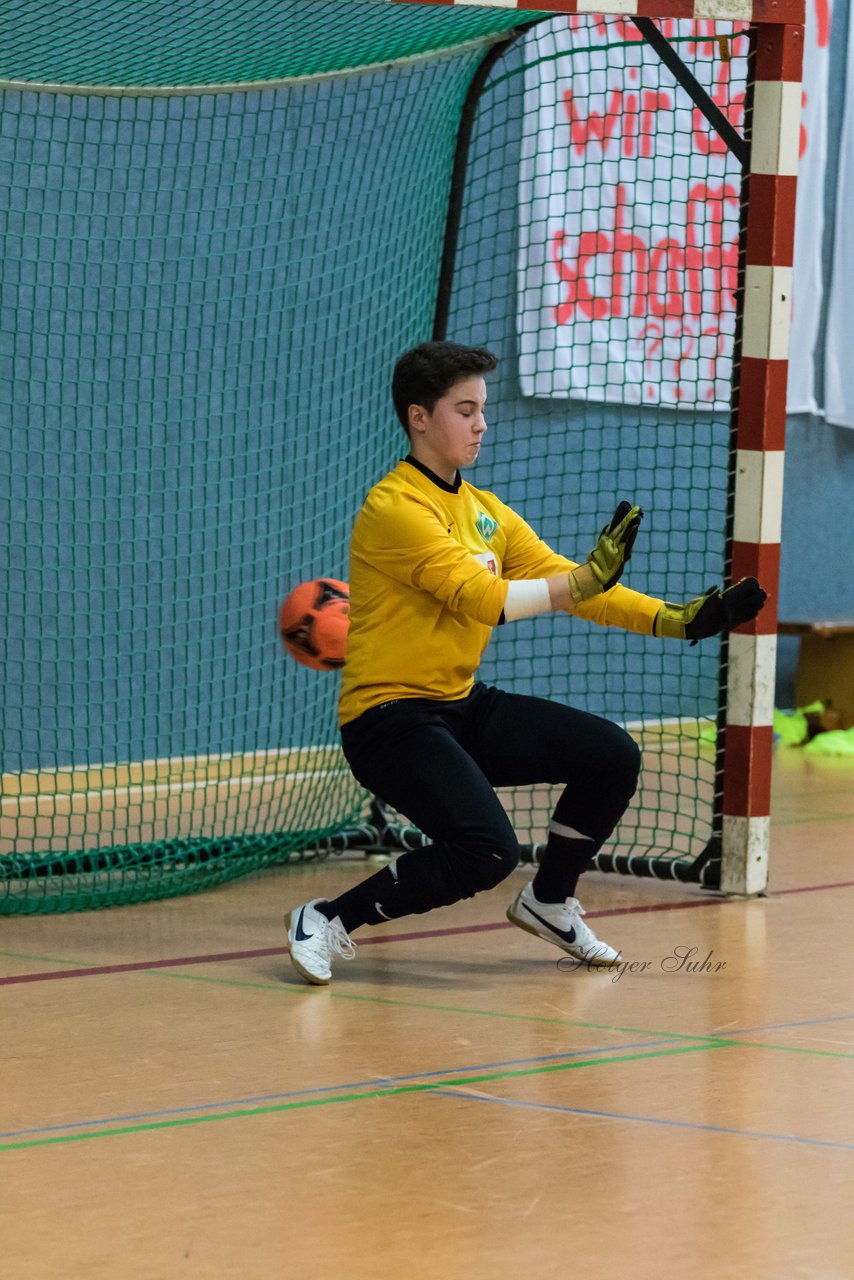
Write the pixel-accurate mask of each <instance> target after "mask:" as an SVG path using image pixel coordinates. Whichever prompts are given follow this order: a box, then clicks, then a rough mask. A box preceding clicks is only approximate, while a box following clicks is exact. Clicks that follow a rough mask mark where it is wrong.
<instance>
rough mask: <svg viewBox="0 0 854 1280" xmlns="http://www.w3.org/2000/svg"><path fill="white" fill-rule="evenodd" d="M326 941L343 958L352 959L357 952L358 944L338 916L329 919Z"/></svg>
mask: <svg viewBox="0 0 854 1280" xmlns="http://www.w3.org/2000/svg"><path fill="white" fill-rule="evenodd" d="M326 941H327V943H328V944H329V950H330V951H334V952H335V954H336V955H337V956H341V958H342V960H352V959H353V957H354V956H355V954H356V944H355V942H354V941H353V939H352V938H351V937H350V935H349V933H348V932H347V930H346V929H345V928H344V926H343V924H342V923H341V921H340V920H339V919H338V917H337V916H336V917H335V919H334V920H330V921H329V926H328V928H327V931H326Z"/></svg>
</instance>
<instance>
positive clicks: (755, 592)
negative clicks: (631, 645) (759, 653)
mask: <svg viewBox="0 0 854 1280" xmlns="http://www.w3.org/2000/svg"><path fill="white" fill-rule="evenodd" d="M767 598H768V597H767V596H766V594H765V592H764V591H763V590H762V588H761V587H760V585H759V583H758V582H757V581H756V579H755V578H742V579H741V581H740V582H737V583H736V584H735V586H732V587H727V589H726V591H721V590H720V588H719V587H710V588H709V590H708V591H707V592H706V594H705V595H704V596H699V597H698V598H697V599H696V600H689V601H687V603H686V604H667V602H665V603H664V604H663V605H662V606H661V608H660V609H659V611H658V613H657V615H656V618H655V625H654V627H653V635H656V636H669V637H671V638H672V639H674V640H690V641H691V643H692V644H696V643H697V641H698V640H705V639H707V637H708V636H717V635H720V634H721V632H724V631H731V630H732V629H733V627H740V626H741V624H742V623H743V622H751V621H752V620H753V619H754V618H755V617H756V615H757V613H758V612H759V610H760V609H761V608H762V606H763V605H764V603H765V601H766V599H767Z"/></svg>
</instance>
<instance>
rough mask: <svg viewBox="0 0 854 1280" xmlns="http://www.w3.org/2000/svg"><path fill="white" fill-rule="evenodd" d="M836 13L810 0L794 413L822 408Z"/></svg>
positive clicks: (792, 347)
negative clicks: (818, 388) (819, 352)
mask: <svg viewBox="0 0 854 1280" xmlns="http://www.w3.org/2000/svg"><path fill="white" fill-rule="evenodd" d="M830 16H831V13H830V0H807V18H806V33H805V39H804V80H803V83H804V88H803V95H802V98H801V112H802V114H801V145H800V158H799V161H798V200H797V216H796V221H795V270H794V284H793V293H794V297H793V299H792V328H791V331H790V333H789V388H788V396H787V407H788V410H789V412H790V413H818V412H819V406H818V405H817V403H816V396H815V349H816V343H817V341H818V331H819V324H820V321H821V311H822V305H823V301H824V287H823V286H824V282H823V273H822V255H821V248H822V239H823V236H824V177H825V171H826V169H827V87H828V75H827V72H828V63H829V58H828V45H829V43H830Z"/></svg>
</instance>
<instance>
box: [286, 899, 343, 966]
mask: <svg viewBox="0 0 854 1280" xmlns="http://www.w3.org/2000/svg"><path fill="white" fill-rule="evenodd" d="M318 902H326V898H312V900H311V902H306V903H305V905H304V906H302V907H294V909H293V911H289V912H288V914H287V915H286V916H285V928H286V929H287V931H288V942H289V943H290V944H291V964H292V965H293V966H294V968H295V969H296V971H297V973H300V974H302V976H303V977H304V978H305V980H306V982H313V983H315V984H316V985H317V986H324V985H325V984H326V983H327V982H328V981H329V979H330V978H331V977H332V968H331V961H332V955H333V953H334V954H335V955H336V956H341V958H342V959H343V960H352V959H353V956H354V955H355V954H356V944H355V943H354V942H353V940H352V939H351V938H350V936H349V934H348V933H347V932H346V930H345V928H344V926H343V924H342V923H341V921H340V920H339V918H338V916H336V917H335V919H334V920H327V919H326V916H324V915H322V914H321V913H320V912H319V911H318V910H317V909H316V908H317V903H318Z"/></svg>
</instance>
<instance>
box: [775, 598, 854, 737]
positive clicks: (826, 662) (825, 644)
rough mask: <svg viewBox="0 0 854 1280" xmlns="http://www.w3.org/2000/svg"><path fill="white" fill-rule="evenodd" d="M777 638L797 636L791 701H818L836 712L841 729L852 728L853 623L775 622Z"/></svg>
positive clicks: (853, 711)
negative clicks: (797, 642)
mask: <svg viewBox="0 0 854 1280" xmlns="http://www.w3.org/2000/svg"><path fill="white" fill-rule="evenodd" d="M777 630H778V632H779V634H780V635H781V636H799V637H800V641H801V648H800V653H799V655H798V670H797V675H796V677H795V700H796V703H797V705H798V706H799V707H804V706H806V705H807V704H808V703H810V702H815V701H817V700H819V699H820V700H821V701H822V702H826V703H827V704H828V706H830V707H832V708H833V709H834V710H835V711H838V712H839V714H840V716H841V717H842V728H843V729H849V728H850V727H851V725H854V621H841V622H779V623H778V624H777Z"/></svg>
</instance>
